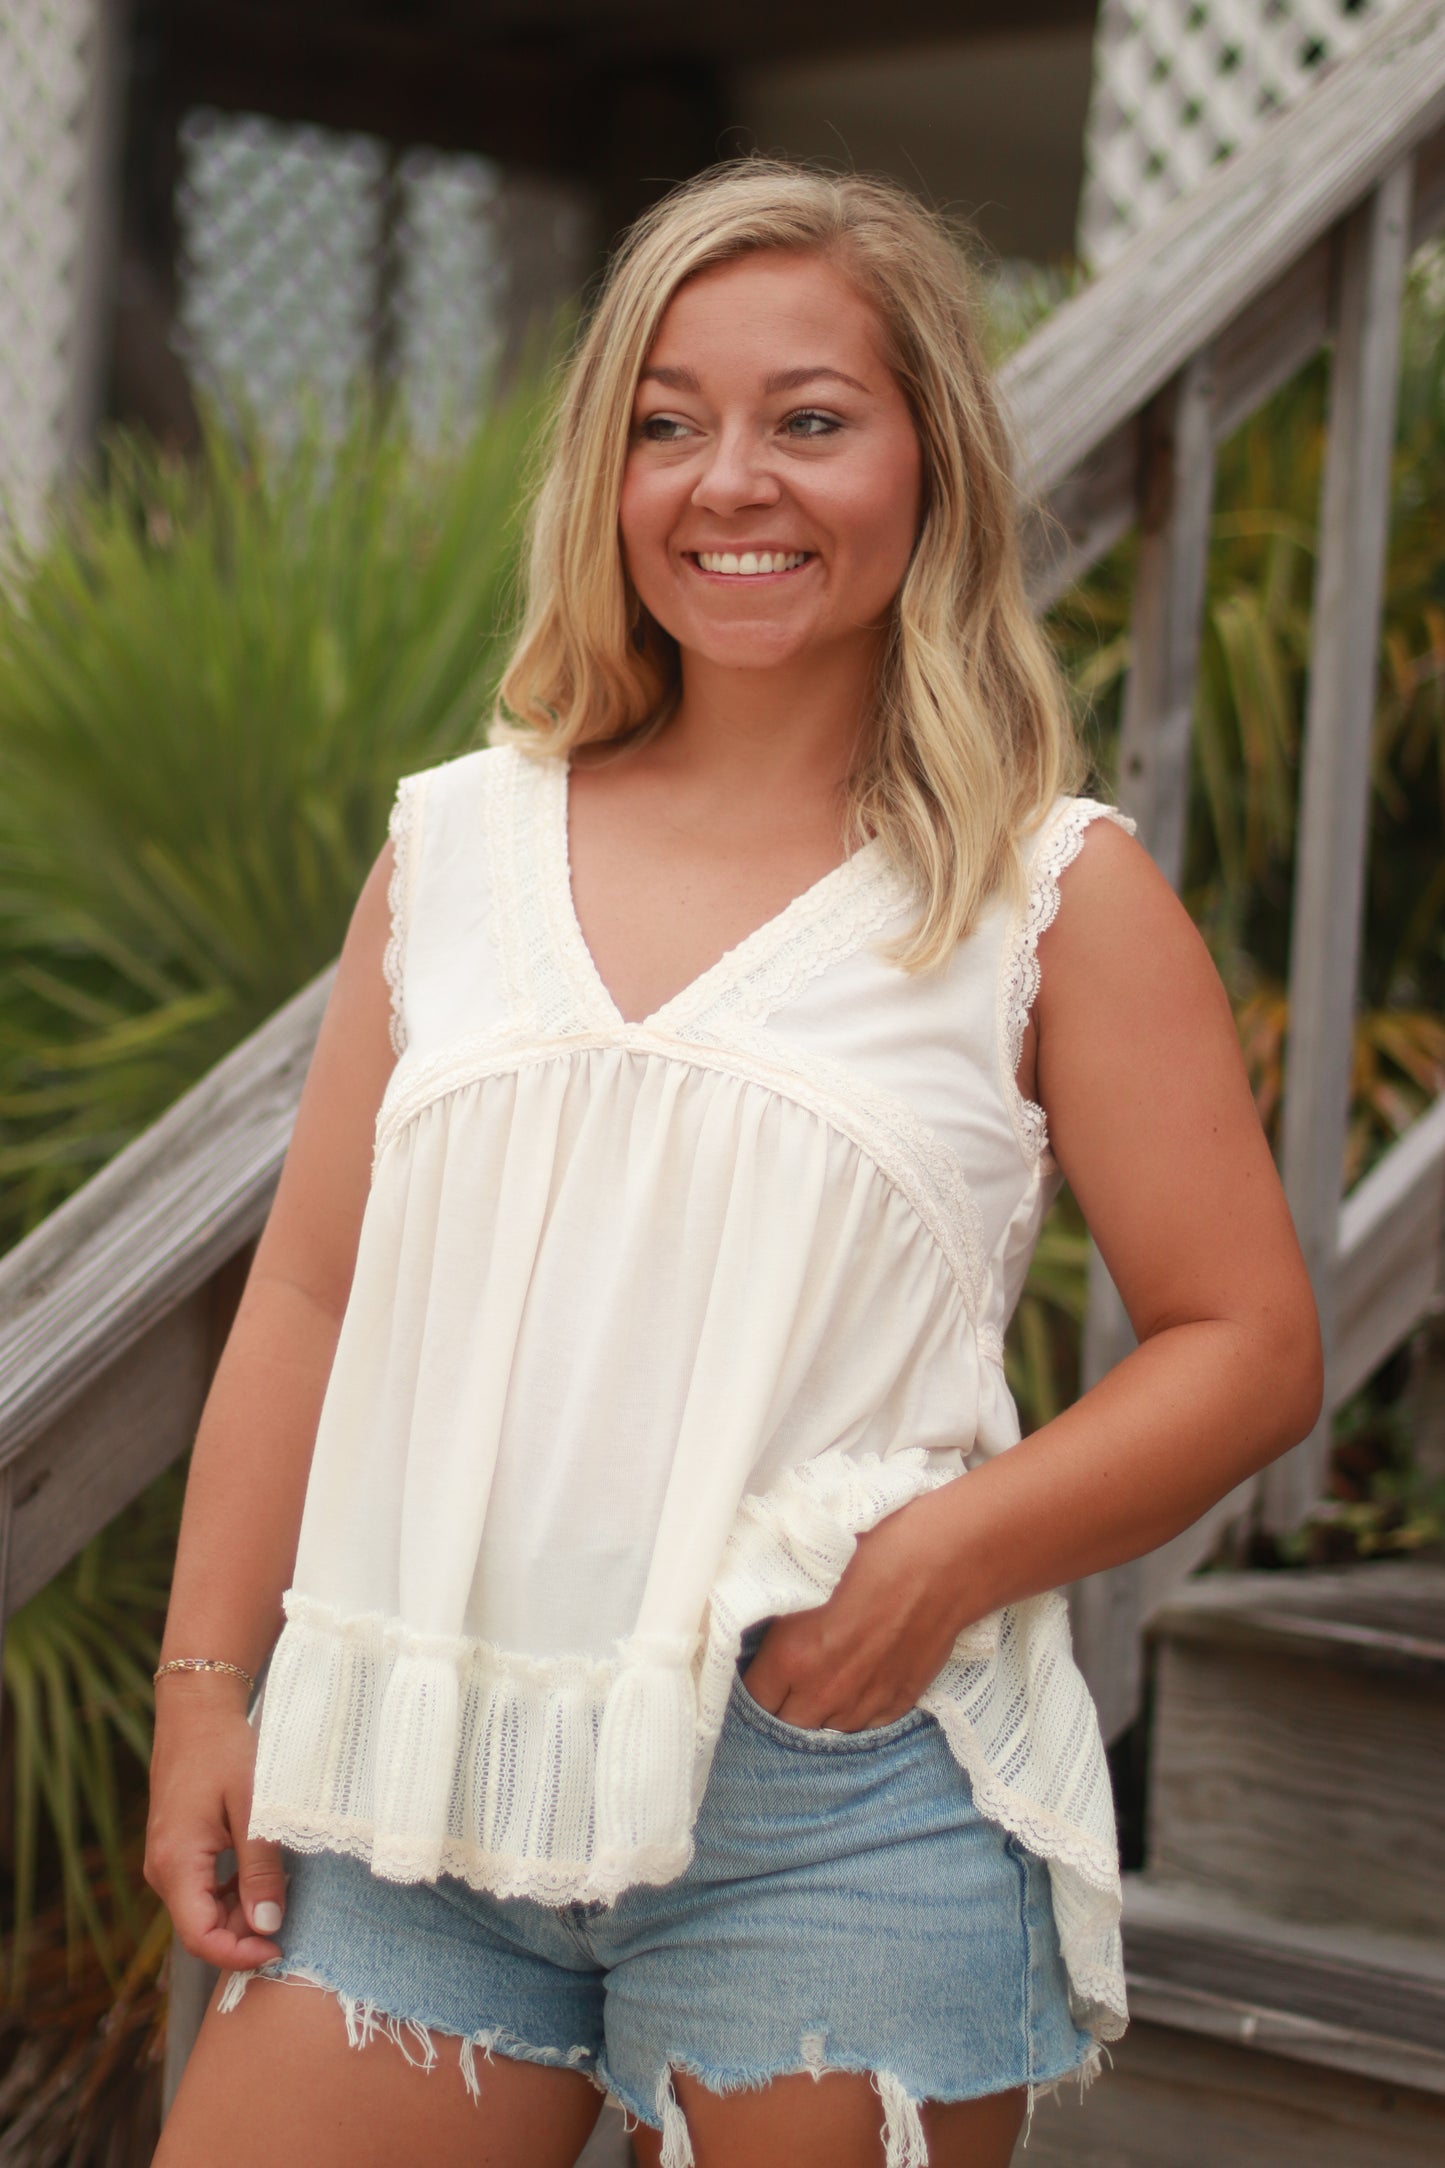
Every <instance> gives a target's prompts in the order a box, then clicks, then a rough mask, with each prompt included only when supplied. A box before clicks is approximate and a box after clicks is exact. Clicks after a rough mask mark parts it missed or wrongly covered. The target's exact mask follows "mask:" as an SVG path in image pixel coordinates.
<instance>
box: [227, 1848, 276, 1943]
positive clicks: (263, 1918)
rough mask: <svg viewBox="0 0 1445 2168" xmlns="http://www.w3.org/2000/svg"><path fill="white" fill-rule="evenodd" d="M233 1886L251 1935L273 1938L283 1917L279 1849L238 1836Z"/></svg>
mask: <svg viewBox="0 0 1445 2168" xmlns="http://www.w3.org/2000/svg"><path fill="white" fill-rule="evenodd" d="M243 1826H244V1825H243ZM236 1886H237V1890H238V1892H239V1895H240V1909H241V1913H242V1916H243V1918H244V1920H245V1923H246V1925H247V1927H248V1928H249V1929H250V1930H251V1932H252V1933H253V1934H258V1935H274V1934H275V1933H276V1932H277V1930H278V1929H279V1927H280V1925H281V1922H282V1920H283V1919H284V1917H285V1914H286V1870H285V1868H284V1867H283V1865H282V1863H281V1847H280V1846H279V1845H277V1844H268V1843H267V1842H266V1841H265V1839H264V1838H261V1837H238V1838H237V1839H236Z"/></svg>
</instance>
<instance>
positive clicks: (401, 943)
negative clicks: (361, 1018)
mask: <svg viewBox="0 0 1445 2168" xmlns="http://www.w3.org/2000/svg"><path fill="white" fill-rule="evenodd" d="M423 788H424V778H423V777H422V776H419V775H407V776H403V777H402V779H401V781H400V783H398V785H397V787H396V798H395V801H394V802H393V805H392V808H391V818H390V820H389V821H388V823H387V833H388V835H389V836H390V837H391V852H392V857H391V877H390V879H389V880H388V882H387V884H386V905H387V911H388V913H389V914H390V931H389V933H388V935H387V942H386V948H385V950H384V952H383V954H382V959H381V968H382V973H383V975H384V977H385V979H386V983H387V985H388V986H389V987H390V989H391V1024H390V1031H391V1046H392V1052H393V1053H394V1054H397V1055H402V1054H404V1053H405V1052H406V1013H405V1010H404V1008H403V1005H402V1002H403V992H404V988H403V975H404V972H405V968H406V936H407V925H408V921H409V919H410V915H411V876H412V863H413V859H414V857H415V829H416V826H417V815H418V809H419V807H420V805H421V801H422V796H423Z"/></svg>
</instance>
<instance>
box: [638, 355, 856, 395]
mask: <svg viewBox="0 0 1445 2168" xmlns="http://www.w3.org/2000/svg"><path fill="white" fill-rule="evenodd" d="M825 379H831V380H832V382H834V383H836V384H848V385H851V387H852V389H853V390H854V391H861V392H862V394H863V396H864V397H865V398H869V397H871V394H870V392H869V390H868V386H867V385H866V384H860V383H859V381H858V379H857V377H856V376H849V375H847V374H846V372H845V371H844V370H842V369H829V368H825V367H824V366H822V365H821V364H819V365H817V366H814V365H813V364H811V363H810V364H806V365H805V366H804V367H802V368H800V369H779V370H777V371H776V372H775V373H774V374H773V375H772V376H770V377H769V378H768V379H767V381H766V382H765V383H764V385H763V390H764V391H765V392H768V393H772V392H780V391H801V390H802V388H803V386H804V385H805V384H815V383H819V382H821V381H823V380H825ZM638 382H639V383H641V384H661V385H663V386H665V388H666V389H667V390H668V391H692V392H698V391H701V390H702V385H701V384H700V383H699V381H698V378H697V375H696V372H695V371H694V370H692V369H669V368H649V369H644V370H643V372H642V374H641V376H640V377H639V378H638Z"/></svg>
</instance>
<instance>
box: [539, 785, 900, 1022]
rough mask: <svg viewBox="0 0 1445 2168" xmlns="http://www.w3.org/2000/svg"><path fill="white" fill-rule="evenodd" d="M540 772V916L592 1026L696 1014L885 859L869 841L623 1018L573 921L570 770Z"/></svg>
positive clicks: (874, 841)
mask: <svg viewBox="0 0 1445 2168" xmlns="http://www.w3.org/2000/svg"><path fill="white" fill-rule="evenodd" d="M544 772H545V773H546V778H547V783H548V786H549V788H548V793H547V796H548V804H547V808H546V819H545V821H544V823H543V826H544V832H545V839H546V840H545V850H546V864H545V866H544V867H543V869H542V877H543V883H544V888H545V891H546V901H547V906H548V911H547V915H548V918H549V919H550V921H551V923H552V927H553V931H554V935H555V938H556V940H557V945H558V949H559V951H560V955H561V960H562V961H563V962H564V963H565V965H566V966H567V969H568V975H569V977H570V978H571V980H572V982H573V985H574V987H575V988H576V990H577V992H578V995H579V997H583V996H585V999H586V1007H587V1008H588V1009H589V1010H590V1011H591V1012H592V1014H593V1016H594V1018H595V1019H596V1021H597V1022H598V1023H600V1024H604V1025H606V1026H607V1027H608V1028H609V1029H611V1030H613V1031H661V1030H665V1029H667V1028H668V1027H669V1026H674V1025H677V1024H681V1023H684V1022H687V1021H689V1020H690V1019H692V1018H695V1017H697V1016H699V1015H701V1014H703V1013H704V1012H705V1011H706V1010H707V1009H708V1008H709V1007H711V1005H712V1003H713V1002H714V1001H715V1000H717V999H718V997H719V996H720V995H721V994H723V993H724V992H726V991H728V990H730V989H731V988H732V987H734V986H737V985H739V984H741V983H743V982H744V981H745V980H746V979H748V978H749V977H751V975H752V974H753V973H754V972H755V971H757V970H759V969H760V968H761V966H762V965H763V964H764V963H766V962H767V960H768V959H769V958H770V957H772V956H774V955H776V953H777V951H778V950H779V949H780V948H781V947H782V946H783V944H784V943H785V942H786V941H787V940H788V939H789V938H790V937H791V936H792V934H793V933H794V931H795V930H796V929H798V928H799V927H800V926H802V925H803V924H804V923H806V922H807V921H808V920H809V919H812V918H814V917H816V916H819V915H821V914H822V913H823V912H824V910H825V909H826V908H827V907H829V906H830V905H831V903H832V902H833V900H834V899H835V898H836V897H840V896H842V895H845V894H846V893H847V891H848V890H849V889H850V888H852V887H853V885H854V884H855V883H856V881H857V880H858V878H859V876H860V874H862V873H865V872H868V871H871V869H872V868H873V866H874V865H875V864H876V863H877V862H878V861H879V860H880V859H882V858H883V857H885V855H886V853H885V847H884V844H883V842H882V840H881V838H880V837H878V836H872V837H870V838H869V840H868V842H866V843H863V844H860V846H859V847H858V849H857V850H856V851H854V852H852V853H851V854H850V856H848V857H847V858H844V859H842V860H840V862H839V863H838V864H837V865H836V866H830V867H829V869H828V871H827V872H826V873H823V874H820V875H819V877H818V879H817V880H816V881H812V882H810V883H809V885H808V886H807V887H806V888H805V889H802V890H800V892H799V893H798V894H797V895H796V896H794V897H793V898H792V899H791V901H790V902H788V903H785V904H784V905H783V907H782V909H781V910H780V911H775V912H774V913H773V915H772V917H771V918H766V919H764V920H763V922H762V924H761V925H759V926H755V927H754V928H753V930H752V932H751V933H748V934H744V936H743V938H742V939H741V940H740V941H736V942H734V943H733V945H732V947H731V948H727V949H724V950H723V952H722V954H721V955H720V956H719V957H717V958H716V960H715V961H714V962H713V963H711V964H709V965H708V966H707V967H706V969H705V970H703V971H700V972H698V973H697V975H696V976H695V977H694V978H691V979H689V980H688V981H687V982H686V984H685V985H683V986H680V987H678V989H677V991H676V992H675V993H672V994H670V995H669V996H668V998H667V1000H666V1001H664V1002H662V1003H660V1004H659V1006H658V1007H657V1008H655V1009H650V1010H649V1011H648V1013H647V1014H646V1015H645V1016H637V1017H632V1016H624V1015H623V1013H622V1010H621V1009H620V1007H619V1006H618V1004H617V1002H616V1001H615V1000H614V998H613V996H612V993H611V990H610V988H609V987H608V985H607V982H606V980H605V979H604V978H603V976H602V973H601V972H600V971H599V970H598V968H597V962H596V959H595V958H594V956H593V954H592V951H591V949H590V948H589V947H588V945H587V937H586V935H585V934H584V933H583V931H582V922H581V920H580V919H579V918H578V916H577V901H576V897H575V895H574V893H573V888H572V840H571V778H572V764H571V762H570V761H569V760H566V759H560V758H559V759H555V760H552V761H549V762H547V763H546V770H545V771H544Z"/></svg>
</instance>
